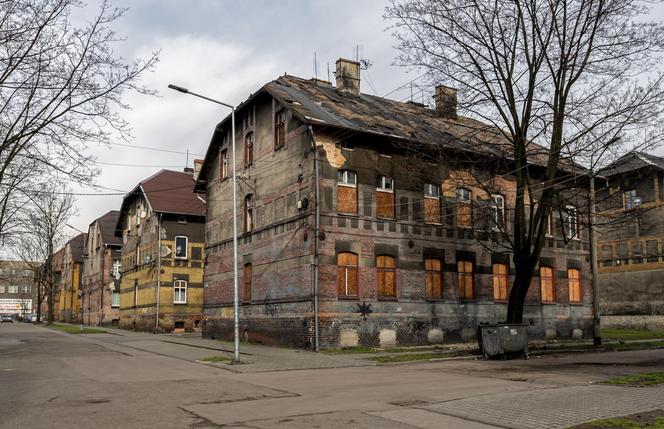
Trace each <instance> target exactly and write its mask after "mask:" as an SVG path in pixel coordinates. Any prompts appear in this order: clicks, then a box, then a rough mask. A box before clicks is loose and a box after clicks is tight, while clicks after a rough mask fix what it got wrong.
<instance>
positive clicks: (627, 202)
mask: <svg viewBox="0 0 664 429" xmlns="http://www.w3.org/2000/svg"><path fill="white" fill-rule="evenodd" d="M635 199H636V190H635V189H630V190H629V191H625V192H623V208H624V209H625V210H632V209H635V208H637V205H636V201H635Z"/></svg>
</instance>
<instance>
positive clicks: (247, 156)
mask: <svg viewBox="0 0 664 429" xmlns="http://www.w3.org/2000/svg"><path fill="white" fill-rule="evenodd" d="M253 163H254V133H249V134H247V136H246V137H245V138H244V166H245V167H249V166H250V165H251V164H253Z"/></svg>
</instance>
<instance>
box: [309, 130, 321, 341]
mask: <svg viewBox="0 0 664 429" xmlns="http://www.w3.org/2000/svg"><path fill="white" fill-rule="evenodd" d="M309 133H310V134H311V146H312V148H313V150H314V177H315V182H316V185H315V187H316V218H315V225H314V249H315V250H314V350H315V351H320V341H319V331H318V325H319V323H318V265H319V253H320V251H319V247H320V242H319V236H320V179H319V167H318V163H319V161H318V149H317V148H316V139H315V137H314V130H313V128H312V127H311V125H309Z"/></svg>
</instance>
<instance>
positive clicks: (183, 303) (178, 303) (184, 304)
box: [173, 302, 187, 305]
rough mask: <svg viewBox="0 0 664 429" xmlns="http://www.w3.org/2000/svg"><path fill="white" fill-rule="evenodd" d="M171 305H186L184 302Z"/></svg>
mask: <svg viewBox="0 0 664 429" xmlns="http://www.w3.org/2000/svg"><path fill="white" fill-rule="evenodd" d="M173 305H187V303H186V302H174V303H173Z"/></svg>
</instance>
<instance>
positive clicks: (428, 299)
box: [424, 298, 445, 302]
mask: <svg viewBox="0 0 664 429" xmlns="http://www.w3.org/2000/svg"><path fill="white" fill-rule="evenodd" d="M424 300H425V301H426V302H445V300H444V299H443V298H425V299H424Z"/></svg>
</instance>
